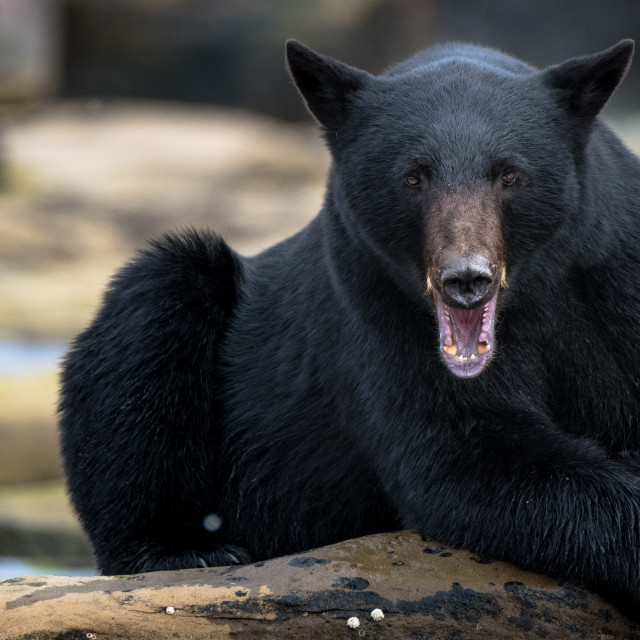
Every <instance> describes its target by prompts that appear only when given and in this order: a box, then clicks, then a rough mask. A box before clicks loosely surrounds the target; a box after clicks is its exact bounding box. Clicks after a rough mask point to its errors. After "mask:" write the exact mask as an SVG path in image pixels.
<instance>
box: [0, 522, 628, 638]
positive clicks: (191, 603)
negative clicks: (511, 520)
mask: <svg viewBox="0 0 640 640" xmlns="http://www.w3.org/2000/svg"><path fill="white" fill-rule="evenodd" d="M375 609H379V610H380V611H381V612H382V615H383V616H384V617H383V618H380V619H378V620H376V619H374V618H373V617H372V616H371V613H372V611H374V610H375ZM378 617H379V614H378ZM355 618H357V623H356V621H355V620H353V619H355ZM348 622H349V624H348ZM0 637H1V638H3V639H6V640H54V639H55V640H91V639H95V640H106V639H108V640H111V639H114V640H116V639H123V640H124V639H126V640H143V639H144V640H149V639H150V638H153V639H154V640H155V639H162V638H172V639H173V638H182V639H186V638H198V639H205V638H207V639H211V640H222V639H227V638H238V637H240V638H242V639H243V640H252V639H256V640H258V639H259V640H265V639H266V640H269V639H273V640H275V639H278V640H281V639H286V638H296V639H297V640H305V639H307V638H309V639H311V638H313V639H314V640H315V639H317V638H332V639H334V638H335V639H338V640H340V639H343V638H344V639H349V640H359V639H360V638H368V639H378V640H383V639H387V638H389V639H391V638H393V639H397V638H416V639H420V638H425V639H426V638H432V639H440V638H442V639H445V638H446V639H449V640H452V639H458V638H487V639H488V638H491V639H493V640H499V639H502V638H509V639H512V638H532V639H533V638H535V639H536V640H539V638H547V639H549V640H551V639H554V638H558V639H560V638H562V639H563V640H565V639H566V638H573V637H575V638H587V639H589V638H594V639H596V638H597V639H604V638H606V639H615V638H620V639H624V640H633V639H634V638H638V639H640V625H638V624H637V623H634V622H633V621H631V620H630V619H629V618H627V617H625V616H624V615H622V614H621V613H620V612H619V611H617V610H616V609H615V608H614V607H613V606H612V605H610V604H609V603H608V602H606V601H605V600H603V599H602V598H601V597H600V596H598V595H595V594H593V593H589V592H588V591H586V590H584V589H582V588H579V587H577V586H574V585H570V584H566V583H565V584H563V583H561V582H559V581H558V580H554V579H551V578H548V577H546V576H541V575H537V574H534V573H530V572H527V571H522V570H520V569H518V568H516V567H514V566H512V565H509V564H506V563H503V562H489V561H486V560H484V559H482V558H479V557H477V556H475V555H473V554H471V553H470V552H468V551H464V550H454V549H450V548H447V547H446V546H444V545H440V544H437V543H435V542H432V541H424V540H423V539H422V538H421V537H420V536H419V535H417V534H416V533H414V532H410V531H403V532H400V533H387V534H379V535H373V536H368V537H364V538H358V539H355V540H349V541H346V542H342V543H339V544H335V545H331V546H327V547H323V548H321V549H315V550H312V551H308V552H305V553H301V554H296V555H292V556H287V557H282V558H277V559H273V560H268V561H266V562H257V563H255V564H251V565H245V566H232V567H215V568H209V569H189V570H184V571H167V572H157V573H146V574H139V575H131V576H109V577H105V576H97V577H82V578H72V577H56V576H44V577H24V578H12V579H10V580H5V581H4V582H1V583H0Z"/></svg>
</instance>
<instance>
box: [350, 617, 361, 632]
mask: <svg viewBox="0 0 640 640" xmlns="http://www.w3.org/2000/svg"><path fill="white" fill-rule="evenodd" d="M359 626H360V620H358V618H356V617H355V616H354V617H353V618H349V619H348V620H347V627H351V628H352V629H357V628H358V627H359Z"/></svg>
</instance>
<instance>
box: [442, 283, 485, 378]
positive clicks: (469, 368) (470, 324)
mask: <svg viewBox="0 0 640 640" xmlns="http://www.w3.org/2000/svg"><path fill="white" fill-rule="evenodd" d="M435 298H436V307H437V311H438V322H439V324H440V348H441V351H442V356H443V358H444V361H445V363H446V365H447V366H448V367H449V369H450V370H451V371H452V372H453V373H455V374H456V375H458V376H461V377H464V378H468V377H473V376H475V375H478V373H480V372H481V371H482V369H484V367H485V365H486V364H487V362H488V361H489V359H490V357H491V355H492V350H493V328H494V321H495V310H496V299H497V293H496V295H494V296H493V298H491V300H489V302H487V303H486V304H485V305H482V306H480V307H477V308H475V309H469V310H467V309H456V308H454V307H449V306H447V305H446V304H445V303H444V302H443V301H442V299H441V298H440V296H439V295H437V294H436V295H435Z"/></svg>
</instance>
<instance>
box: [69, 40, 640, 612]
mask: <svg viewBox="0 0 640 640" xmlns="http://www.w3.org/2000/svg"><path fill="white" fill-rule="evenodd" d="M632 51H633V43H632V42H631V41H629V40H625V41H622V42H620V43H619V44H617V45H615V46H613V47H612V48H610V49H608V50H606V51H604V52H601V53H597V54H594V55H589V56H585V57H579V58H575V59H571V60H569V61H567V62H564V63H562V64H559V65H557V66H552V67H549V68H546V69H543V70H537V69H535V68H533V67H531V66H529V65H527V64H525V63H523V62H520V61H518V60H515V59H513V58H511V57H509V56H506V55H504V54H502V53H498V52H496V51H493V50H488V49H484V48H480V47H474V46H466V45H457V44H454V45H446V46H440V47H436V48H432V49H428V50H426V51H423V52H422V53H419V54H417V55H416V56H414V57H412V58H410V59H409V60H407V61H405V62H403V63H400V64H398V65H397V66H394V67H392V68H391V69H390V70H389V71H387V72H386V73H384V74H382V75H380V76H373V75H371V74H369V73H367V72H365V71H361V70H359V69H356V68H353V67H350V66H348V65H346V64H344V63H341V62H338V61H336V60H334V59H332V58H329V57H325V56H323V55H320V54H317V53H315V52H313V51H311V50H309V49H307V48H306V47H305V46H303V45H302V44H300V43H298V42H296V41H290V42H288V44H287V55H288V65H289V70H290V72H291V75H292V77H293V79H294V81H295V83H296V85H297V87H298V88H299V90H300V92H301V94H302V96H303V97H304V100H305V101H306V104H307V106H308V108H309V110H310V111H311V112H312V114H313V115H314V116H315V117H316V119H317V120H318V121H319V123H320V124H321V126H322V128H323V133H324V136H325V138H326V142H327V144H328V147H329V149H330V151H331V154H332V160H333V162H332V166H331V169H330V172H329V176H328V186H327V193H326V200H325V203H324V206H323V208H322V210H321V212H320V213H319V215H318V216H317V217H316V218H315V219H314V220H313V221H312V222H311V223H310V224H309V225H308V226H307V227H306V228H304V229H302V230H301V231H300V232H299V233H297V234H296V235H294V236H293V237H291V238H289V239H287V240H285V241H283V242H281V243H280V244H278V245H276V246H274V247H272V248H270V249H268V250H267V251H265V252H264V253H262V254H260V255H258V256H256V257H252V258H244V257H241V256H239V255H237V254H236V253H234V252H233V251H232V250H231V249H230V248H229V247H228V246H227V245H226V244H225V243H224V242H223V241H222V240H221V239H220V238H219V237H218V236H216V235H214V234H212V233H206V232H195V231H188V232H183V233H176V234H169V235H166V236H165V237H163V238H161V239H159V240H157V241H155V242H153V243H152V244H151V245H150V247H148V248H147V249H146V250H144V251H142V252H141V253H140V254H139V255H138V256H137V257H136V258H135V259H134V260H133V261H132V262H130V263H129V264H128V265H126V266H125V267H124V268H123V269H122V270H121V271H120V272H119V273H118V274H117V275H116V276H115V278H114V279H113V281H112V283H111V285H110V287H109V289H108V291H107V292H106V294H105V297H104V301H103V305H102V308H101V309H100V311H99V312H98V314H97V317H96V318H95V320H94V322H93V324H92V325H91V326H90V327H89V328H88V329H86V330H85V331H84V332H83V333H82V334H81V335H80V336H79V337H78V338H77V339H76V341H75V343H74V344H73V347H72V349H71V350H70V352H69V354H68V356H67V358H66V360H65V363H64V367H63V375H62V397H61V403H60V410H61V421H60V428H61V437H62V449H63V454H64V461H65V468H66V473H67V476H68V483H69V489H70V492H71V496H72V499H73V503H74V505H75V508H76V509H77V512H78V514H79V515H80V518H81V520H82V524H83V525H84V528H85V529H86V531H87V533H88V535H89V538H90V539H91V542H92V543H93V547H94V550H95V557H96V561H97V564H98V567H99V568H100V569H101V571H102V572H103V573H105V574H113V573H131V572H143V571H154V570H161V569H173V568H184V567H196V566H208V565H224V564H232V563H246V562H250V561H253V560H258V559H264V558H269V557H273V556H277V555H282V554H288V553H291V552H296V551H301V550H304V549H308V548H311V547H317V546H321V545H325V544H328V543H332V542H336V541H339V540H342V539H346V538H349V537H356V536H361V535H364V534H369V533H372V532H379V531H384V530H396V529H399V528H412V529H417V530H418V531H420V532H422V533H423V534H425V535H428V536H432V537H433V538H435V539H437V540H439V541H441V542H443V543H447V544H449V545H454V546H457V547H464V548H467V549H470V550H472V551H474V552H477V553H480V554H484V555H487V556H490V557H493V558H501V559H506V560H509V561H511V562H514V563H516V564H518V565H520V566H521V567H524V568H528V569H533V570H537V571H542V572H546V573H548V574H551V575H554V576H562V577H565V578H570V579H577V580H580V581H582V582H583V583H585V584H587V585H589V586H591V587H592V588H595V589H597V590H600V591H601V592H603V593H605V594H606V595H607V596H608V597H610V598H612V599H615V600H616V601H617V602H618V603H621V604H623V605H627V606H629V607H634V606H635V607H640V464H639V461H640V365H639V364H638V362H636V357H635V356H634V355H633V354H632V353H631V352H632V351H633V348H634V347H633V345H634V344H635V342H636V340H637V338H638V334H639V332H640V276H639V274H640V162H639V160H638V159H637V158H636V157H635V156H634V155H633V154H632V153H631V152H630V151H628V150H627V149H626V148H625V146H624V145H623V144H622V143H621V142H620V140H619V139H618V138H617V137H616V136H615V135H614V134H613V133H612V132H611V131H610V130H609V129H608V128H607V126H605V125H604V124H603V123H602V122H601V121H600V119H599V118H598V112H599V111H600V109H601V108H602V107H603V105H604V104H605V102H606V101H607V100H608V98H609V97H610V95H611V94H612V92H613V91H614V90H615V88H616V87H617V85H618V84H619V82H620V81H621V79H622V78H623V76H624V75H625V73H626V71H627V69H628V68H629V65H630V60H631V56H632Z"/></svg>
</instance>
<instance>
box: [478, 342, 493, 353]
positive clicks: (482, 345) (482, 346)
mask: <svg viewBox="0 0 640 640" xmlns="http://www.w3.org/2000/svg"><path fill="white" fill-rule="evenodd" d="M489 351H491V345H490V344H488V343H486V342H478V353H479V354H480V355H482V354H483V353H487V352H489Z"/></svg>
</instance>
